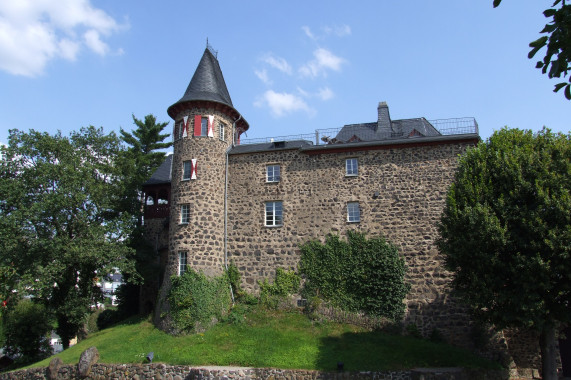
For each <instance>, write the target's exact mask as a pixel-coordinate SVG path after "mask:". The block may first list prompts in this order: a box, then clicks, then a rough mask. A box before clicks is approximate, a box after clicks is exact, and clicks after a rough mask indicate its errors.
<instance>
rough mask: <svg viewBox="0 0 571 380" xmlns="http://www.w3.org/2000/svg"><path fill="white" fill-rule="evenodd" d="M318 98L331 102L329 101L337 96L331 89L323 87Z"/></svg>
mask: <svg viewBox="0 0 571 380" xmlns="http://www.w3.org/2000/svg"><path fill="white" fill-rule="evenodd" d="M317 96H318V97H319V98H320V99H321V100H329V99H332V98H333V97H334V96H335V94H334V93H333V91H332V90H331V89H330V88H329V87H323V88H320V89H319V92H318V93H317Z"/></svg>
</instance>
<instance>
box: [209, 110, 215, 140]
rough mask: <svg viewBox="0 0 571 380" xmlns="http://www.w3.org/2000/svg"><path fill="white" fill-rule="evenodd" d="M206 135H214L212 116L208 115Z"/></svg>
mask: <svg viewBox="0 0 571 380" xmlns="http://www.w3.org/2000/svg"><path fill="white" fill-rule="evenodd" d="M208 137H214V116H212V115H208Z"/></svg>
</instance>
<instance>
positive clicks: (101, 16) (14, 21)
mask: <svg viewBox="0 0 571 380" xmlns="http://www.w3.org/2000/svg"><path fill="white" fill-rule="evenodd" d="M122 27H123V26H122V25H119V24H118V23H117V22H116V21H115V20H114V19H113V18H112V17H110V16H109V15H108V14H107V13H105V12H104V11H102V10H100V9H97V8H94V7H92V6H91V3H90V0H57V1H52V0H17V1H0V70H4V71H7V72H8V73H11V74H14V75H24V76H29V77H34V76H37V75H40V74H41V73H42V72H43V70H44V68H45V66H46V65H47V63H48V62H49V61H50V60H52V59H55V58H63V59H66V60H69V61H74V60H76V59H77V56H78V54H79V52H80V50H81V49H82V48H83V47H85V48H87V49H89V50H91V51H93V52H95V53H96V54H99V55H106V54H107V53H108V52H109V46H108V45H107V43H106V42H104V41H103V40H102V36H105V37H109V36H110V35H111V34H112V33H114V32H116V31H118V30H120V29H121V28H122ZM119 52H120V51H119Z"/></svg>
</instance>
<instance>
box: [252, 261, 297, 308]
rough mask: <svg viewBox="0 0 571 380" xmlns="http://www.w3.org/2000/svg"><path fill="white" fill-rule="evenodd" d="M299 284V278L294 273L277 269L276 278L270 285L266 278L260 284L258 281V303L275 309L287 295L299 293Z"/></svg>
mask: <svg viewBox="0 0 571 380" xmlns="http://www.w3.org/2000/svg"><path fill="white" fill-rule="evenodd" d="M300 282H301V278H300V277H299V276H298V275H297V274H296V273H295V271H293V270H290V271H286V270H283V269H282V268H277V269H276V278H275V279H274V282H273V283H272V284H270V283H269V282H268V279H267V278H265V279H264V281H262V282H260V281H258V285H260V302H261V303H262V304H263V305H264V306H266V307H270V308H273V309H276V308H278V307H279V305H280V304H281V303H283V301H285V298H286V297H287V296H288V295H289V294H295V293H297V292H298V291H299V285H300Z"/></svg>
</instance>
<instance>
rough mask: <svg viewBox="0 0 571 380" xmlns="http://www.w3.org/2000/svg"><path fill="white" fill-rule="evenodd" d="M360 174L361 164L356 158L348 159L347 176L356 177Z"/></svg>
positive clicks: (346, 163)
mask: <svg viewBox="0 0 571 380" xmlns="http://www.w3.org/2000/svg"><path fill="white" fill-rule="evenodd" d="M358 174H359V162H358V161H357V159H356V158H348V159H346V160H345V175H346V176H356V175H358Z"/></svg>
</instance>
